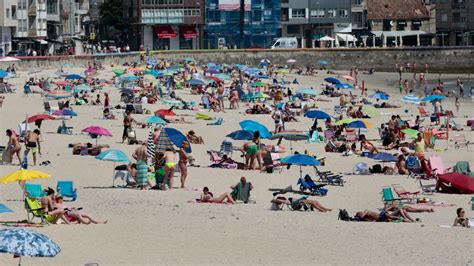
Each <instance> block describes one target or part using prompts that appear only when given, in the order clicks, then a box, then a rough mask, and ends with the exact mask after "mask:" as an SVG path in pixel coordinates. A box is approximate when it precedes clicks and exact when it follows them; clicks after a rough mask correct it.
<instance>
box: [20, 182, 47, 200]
mask: <svg viewBox="0 0 474 266" xmlns="http://www.w3.org/2000/svg"><path fill="white" fill-rule="evenodd" d="M25 191H26V194H27V195H28V197H30V198H34V199H39V198H42V197H43V196H44V191H43V188H42V187H41V185H40V184H25Z"/></svg>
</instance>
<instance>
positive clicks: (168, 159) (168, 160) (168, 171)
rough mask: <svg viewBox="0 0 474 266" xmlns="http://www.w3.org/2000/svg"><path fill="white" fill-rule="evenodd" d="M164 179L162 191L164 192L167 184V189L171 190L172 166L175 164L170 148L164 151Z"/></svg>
mask: <svg viewBox="0 0 474 266" xmlns="http://www.w3.org/2000/svg"><path fill="white" fill-rule="evenodd" d="M164 157H165V178H164V182H163V183H164V185H163V189H162V190H166V185H167V184H168V183H169V189H170V190H171V189H172V188H173V176H174V166H175V165H176V163H175V162H174V151H173V150H171V149H170V148H168V149H166V151H165V155H164Z"/></svg>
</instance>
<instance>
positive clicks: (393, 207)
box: [384, 203, 434, 212]
mask: <svg viewBox="0 0 474 266" xmlns="http://www.w3.org/2000/svg"><path fill="white" fill-rule="evenodd" d="M399 209H402V210H404V211H405V212H434V209H433V208H413V207H412V206H409V205H403V206H397V205H395V204H392V203H389V204H387V205H385V207H384V210H386V211H397V210H399Z"/></svg>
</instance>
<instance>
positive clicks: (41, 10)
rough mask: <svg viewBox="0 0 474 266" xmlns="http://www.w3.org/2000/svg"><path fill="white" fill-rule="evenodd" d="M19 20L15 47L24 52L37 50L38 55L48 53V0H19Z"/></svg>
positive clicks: (15, 35)
mask: <svg viewBox="0 0 474 266" xmlns="http://www.w3.org/2000/svg"><path fill="white" fill-rule="evenodd" d="M17 22H18V24H17V28H16V32H15V34H14V37H15V38H14V39H13V44H12V46H13V49H14V50H18V51H22V52H27V51H29V52H32V51H36V54H38V55H41V54H46V52H45V51H46V50H47V48H48V47H47V41H45V40H44V39H46V38H47V36H48V34H47V11H46V0H18V6H17Z"/></svg>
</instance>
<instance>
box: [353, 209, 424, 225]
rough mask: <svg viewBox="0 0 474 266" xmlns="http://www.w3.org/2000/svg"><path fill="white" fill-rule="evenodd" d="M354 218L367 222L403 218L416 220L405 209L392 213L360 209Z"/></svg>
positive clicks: (404, 220) (403, 219)
mask: <svg viewBox="0 0 474 266" xmlns="http://www.w3.org/2000/svg"><path fill="white" fill-rule="evenodd" d="M354 218H355V219H356V220H359V221H366V222H393V221H395V220H402V221H403V222H408V223H411V222H415V220H414V219H413V218H411V217H410V216H409V215H408V214H407V213H406V211H404V210H403V209H398V210H396V211H394V212H392V213H389V212H388V211H386V210H382V211H381V212H374V211H370V210H364V211H359V212H357V213H356V214H355V216H354Z"/></svg>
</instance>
